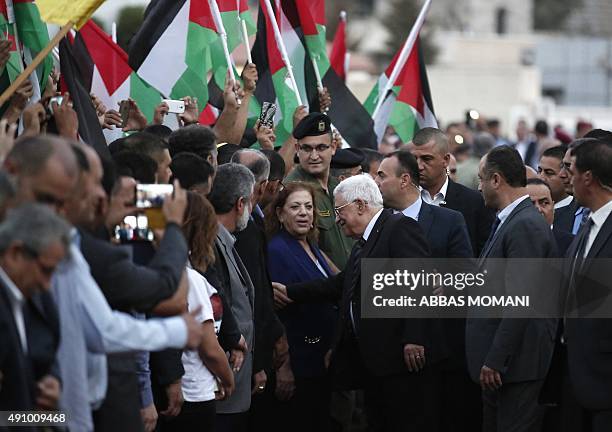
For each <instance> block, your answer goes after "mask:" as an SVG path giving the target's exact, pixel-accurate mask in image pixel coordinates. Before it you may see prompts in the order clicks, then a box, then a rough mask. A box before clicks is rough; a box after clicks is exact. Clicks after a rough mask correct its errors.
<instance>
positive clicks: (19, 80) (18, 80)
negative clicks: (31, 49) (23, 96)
mask: <svg viewBox="0 0 612 432" xmlns="http://www.w3.org/2000/svg"><path fill="white" fill-rule="evenodd" d="M72 26H74V22H72V21H68V24H66V25H64V26H63V27H62V28H61V30H60V31H59V32H58V33H57V34H56V35H55V37H54V38H53V39H52V40H51V42H49V44H48V45H47V46H46V47H44V48H43V50H42V51H40V52H39V53H38V55H37V56H36V57H35V58H34V60H32V63H30V64H29V65H28V67H27V68H26V69H25V70H24V71H23V72H22V73H21V74H20V75H19V76H18V77H17V78H16V79H15V81H13V83H12V84H11V85H10V86H9V88H7V89H6V90H5V91H4V93H2V95H1V96H0V106H2V105H4V104H5V103H6V102H7V101H8V100H9V98H10V97H11V96H13V94H14V93H15V92H16V91H17V89H18V88H19V87H20V86H21V84H23V82H24V81H25V80H27V79H28V77H29V76H30V75H31V74H32V72H34V70H35V69H36V68H37V67H38V65H40V64H41V63H42V62H43V61H44V60H45V58H46V57H47V56H48V55H49V53H50V52H51V51H52V50H53V47H54V46H56V45H57V44H59V43H60V41H61V40H62V38H64V37H65V36H66V35H67V34H68V32H69V31H70V30H71V29H72Z"/></svg>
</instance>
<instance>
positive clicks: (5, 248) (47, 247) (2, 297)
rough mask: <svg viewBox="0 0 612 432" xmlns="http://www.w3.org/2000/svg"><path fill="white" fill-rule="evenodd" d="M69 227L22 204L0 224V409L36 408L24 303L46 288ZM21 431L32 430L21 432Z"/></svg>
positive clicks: (38, 395) (43, 210)
mask: <svg viewBox="0 0 612 432" xmlns="http://www.w3.org/2000/svg"><path fill="white" fill-rule="evenodd" d="M69 232H70V227H69V225H68V224H67V223H66V222H65V221H64V220H62V219H61V218H60V217H58V216H56V215H55V213H54V212H53V211H52V210H50V209H49V208H47V207H45V206H42V205H39V204H25V205H23V206H22V207H19V208H17V209H15V210H13V211H11V212H9V214H8V217H7V218H6V220H5V221H4V222H3V223H2V224H1V225H0V329H1V330H0V337H1V339H2V344H0V345H1V346H0V410H2V411H9V410H10V411H14V410H23V411H29V410H33V409H35V408H36V407H37V405H40V403H41V401H40V400H39V399H40V398H41V397H42V396H41V393H40V390H41V388H40V387H38V388H37V386H36V383H35V380H34V371H33V370H32V366H33V365H32V362H31V359H30V354H31V352H30V343H29V340H28V339H29V338H30V337H32V334H31V333H30V332H29V331H27V330H28V329H27V325H26V323H27V320H26V317H25V315H26V312H25V311H26V308H27V306H26V302H27V301H28V299H31V298H32V296H33V295H34V294H35V293H37V292H42V291H49V290H50V289H51V275H52V274H53V272H54V270H55V267H56V266H57V265H58V264H59V263H60V261H61V260H62V259H63V258H64V256H65V255H66V253H67V250H68V243H69ZM26 430H34V428H32V429H29V428H28V429H26Z"/></svg>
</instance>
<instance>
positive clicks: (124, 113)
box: [119, 100, 130, 128]
mask: <svg viewBox="0 0 612 432" xmlns="http://www.w3.org/2000/svg"><path fill="white" fill-rule="evenodd" d="M119 115H120V116H121V128H124V127H126V126H127V123H128V120H129V119H130V101H128V100H122V101H121V102H120V103H119Z"/></svg>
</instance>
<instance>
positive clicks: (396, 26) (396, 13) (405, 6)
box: [382, 0, 438, 64]
mask: <svg viewBox="0 0 612 432" xmlns="http://www.w3.org/2000/svg"><path fill="white" fill-rule="evenodd" d="M389 3H390V4H389V12H388V13H387V15H386V16H384V17H383V20H382V22H383V24H384V26H385V27H386V28H387V31H388V32H389V37H388V38H387V53H386V54H387V55H386V56H385V57H387V58H391V57H392V56H393V55H395V53H396V52H398V51H399V50H400V49H401V48H402V45H403V44H404V42H405V41H406V38H407V37H408V34H409V33H410V29H411V28H412V26H413V25H414V23H415V21H416V19H417V16H418V15H419V12H420V11H421V7H422V2H421V1H418V0H391V1H390V2H389ZM420 37H421V48H422V49H423V57H424V59H425V63H427V64H432V63H435V60H436V56H437V54H438V48H437V47H436V45H435V44H434V42H433V40H432V38H433V25H432V22H431V21H426V22H425V25H424V26H423V28H422V29H421V35H420Z"/></svg>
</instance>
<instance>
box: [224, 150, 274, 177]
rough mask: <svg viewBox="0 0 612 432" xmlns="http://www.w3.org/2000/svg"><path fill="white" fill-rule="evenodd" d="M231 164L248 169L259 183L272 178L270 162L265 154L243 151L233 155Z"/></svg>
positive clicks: (255, 151) (257, 151) (256, 151)
mask: <svg viewBox="0 0 612 432" xmlns="http://www.w3.org/2000/svg"><path fill="white" fill-rule="evenodd" d="M231 162H234V163H238V164H241V165H244V166H245V167H247V168H248V169H249V170H251V172H252V173H253V175H254V176H255V181H256V182H257V183H259V182H262V181H264V180H268V177H270V161H269V160H268V158H267V157H266V155H265V154H263V153H262V152H260V151H259V150H255V149H241V150H238V151H237V152H236V153H234V154H233V155H232V159H231Z"/></svg>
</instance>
